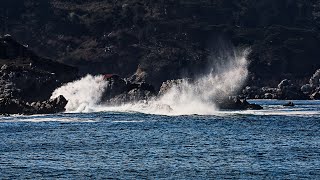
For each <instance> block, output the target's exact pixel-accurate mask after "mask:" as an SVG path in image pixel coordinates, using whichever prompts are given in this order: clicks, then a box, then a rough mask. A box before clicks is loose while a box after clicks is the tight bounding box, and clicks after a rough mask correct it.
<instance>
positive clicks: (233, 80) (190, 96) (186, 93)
mask: <svg viewBox="0 0 320 180" xmlns="http://www.w3.org/2000/svg"><path fill="white" fill-rule="evenodd" d="M230 52H231V53H230ZM248 52H249V51H248V50H243V51H229V52H227V53H224V54H223V55H222V56H220V57H219V58H220V61H219V60H217V59H215V58H213V59H212V62H216V63H212V64H213V65H212V67H211V69H210V71H209V73H207V74H206V75H204V76H202V77H199V78H197V79H196V80H194V81H192V82H190V81H188V80H187V79H183V80H182V81H181V83H179V84H177V85H174V86H172V87H171V88H170V89H169V90H168V91H166V93H164V94H163V95H161V96H160V97H158V98H156V99H153V100H149V101H143V102H131V103H126V104H123V105H120V106H110V105H109V106H105V105H103V102H101V97H102V95H103V93H105V92H106V91H108V89H107V87H108V81H105V80H104V79H103V77H102V76H92V75H87V76H85V77H83V78H82V79H80V80H77V81H74V82H71V83H68V84H66V85H63V86H62V87H60V88H58V89H56V90H55V91H54V92H53V94H52V97H51V98H54V97H57V96H59V95H63V96H64V97H65V98H66V99H67V100H68V104H67V106H66V111H67V112H98V111H113V112H116V111H118V112H141V113H147V114H158V115H191V114H198V115H214V114H217V111H218V109H217V108H216V105H215V103H214V102H215V100H216V99H219V98H225V97H228V96H229V95H232V94H233V93H234V92H236V91H238V90H239V88H241V87H242V86H243V85H244V83H245V81H246V79H247V76H248V68H247V66H248V61H247V55H248ZM218 62H219V63H218Z"/></svg>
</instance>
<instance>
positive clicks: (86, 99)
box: [51, 75, 108, 112]
mask: <svg viewBox="0 0 320 180" xmlns="http://www.w3.org/2000/svg"><path fill="white" fill-rule="evenodd" d="M107 85H108V82H107V81H105V80H104V79H103V76H92V75H87V76H85V77H83V78H82V79H80V80H77V81H74V82H70V83H68V84H66V85H63V86H62V87H60V88H58V89H56V90H55V91H54V92H53V93H52V96H51V98H55V97H57V96H59V95H63V96H64V97H65V98H66V99H67V100H68V104H67V105H66V110H67V112H92V111H95V110H94V109H95V107H96V106H97V105H98V104H99V103H100V100H101V96H102V94H103V93H104V92H105V90H106V88H107Z"/></svg>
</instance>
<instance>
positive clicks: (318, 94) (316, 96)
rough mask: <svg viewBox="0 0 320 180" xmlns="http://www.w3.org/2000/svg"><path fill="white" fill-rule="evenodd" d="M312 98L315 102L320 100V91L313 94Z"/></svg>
mask: <svg viewBox="0 0 320 180" xmlns="http://www.w3.org/2000/svg"><path fill="white" fill-rule="evenodd" d="M310 98H311V99H313V100H320V90H317V91H316V92H314V93H312V94H311V95H310Z"/></svg>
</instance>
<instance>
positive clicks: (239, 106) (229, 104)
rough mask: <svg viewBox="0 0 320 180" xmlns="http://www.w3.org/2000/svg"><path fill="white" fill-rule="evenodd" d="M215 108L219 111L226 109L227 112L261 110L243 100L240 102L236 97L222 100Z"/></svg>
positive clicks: (260, 107)
mask: <svg viewBox="0 0 320 180" xmlns="http://www.w3.org/2000/svg"><path fill="white" fill-rule="evenodd" d="M217 106H218V107H219V108H220V109H227V110H261V109H263V107H262V106H260V105H257V104H250V103H249V102H248V101H246V100H245V99H242V100H240V99H239V98H237V97H234V98H232V97H231V98H228V99H224V100H223V101H220V102H218V103H217Z"/></svg>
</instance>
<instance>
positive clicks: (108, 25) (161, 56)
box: [0, 0, 320, 87]
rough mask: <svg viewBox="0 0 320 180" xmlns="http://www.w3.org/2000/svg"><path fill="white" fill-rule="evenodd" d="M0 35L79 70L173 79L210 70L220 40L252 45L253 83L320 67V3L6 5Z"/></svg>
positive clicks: (301, 76)
mask: <svg viewBox="0 0 320 180" xmlns="http://www.w3.org/2000/svg"><path fill="white" fill-rule="evenodd" d="M0 10H1V14H0V16H1V21H2V22H3V23H1V29H2V31H3V32H4V33H10V34H12V35H13V36H14V37H15V38H17V39H18V40H19V41H20V42H25V43H26V44H28V45H29V47H30V48H31V49H33V50H34V51H35V52H36V53H38V54H40V55H42V56H46V57H49V58H52V59H57V60H59V61H60V62H65V63H67V64H70V65H75V66H77V67H79V69H80V71H81V72H82V73H92V74H99V73H116V74H119V75H121V76H130V75H132V74H134V73H135V72H136V74H135V76H133V77H132V78H134V79H136V80H141V79H146V80H147V81H149V82H150V83H152V84H153V85H155V86H156V87H159V86H160V84H161V82H163V81H165V80H167V79H176V78H180V77H183V76H188V77H192V76H195V75H197V74H199V73H202V72H204V71H205V70H206V65H207V61H208V56H209V55H210V53H214V52H216V51H218V50H219V48H221V44H220V42H221V40H220V39H222V40H223V42H226V44H229V43H230V44H233V45H235V46H237V47H251V49H252V52H251V54H250V55H249V60H250V67H249V70H250V72H251V77H250V78H251V79H252V80H251V81H250V82H249V83H251V84H255V85H261V86H263V85H271V86H275V85H276V84H278V83H279V81H280V80H281V79H284V78H289V79H292V80H296V81H298V82H299V81H303V80H305V79H306V78H309V77H310V76H311V74H312V73H313V72H314V71H315V70H316V69H318V68H319V67H320V61H319V58H318V57H320V51H319V50H318V47H320V31H319V23H320V21H319V17H320V15H319V14H320V2H319V1H318V0H308V1H305V0H259V1H258V0H202V1H199V0H184V1H182V0H180V1H179V0H161V1H160V0H90V1H89V0H44V1H36V0H4V2H1V8H0Z"/></svg>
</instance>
